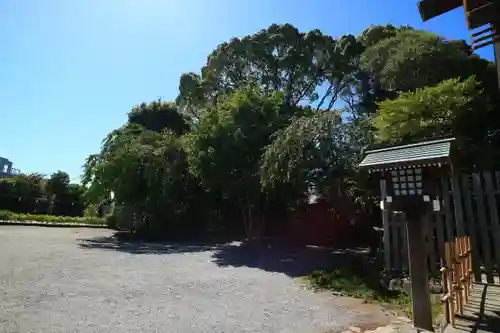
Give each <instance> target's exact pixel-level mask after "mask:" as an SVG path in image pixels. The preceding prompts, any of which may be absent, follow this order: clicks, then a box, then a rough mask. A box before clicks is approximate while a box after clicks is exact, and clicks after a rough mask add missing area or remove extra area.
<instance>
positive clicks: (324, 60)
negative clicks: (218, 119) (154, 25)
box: [177, 24, 361, 110]
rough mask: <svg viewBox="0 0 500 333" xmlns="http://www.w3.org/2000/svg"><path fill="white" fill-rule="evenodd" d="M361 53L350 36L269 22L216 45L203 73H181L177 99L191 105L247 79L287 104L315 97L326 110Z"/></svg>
mask: <svg viewBox="0 0 500 333" xmlns="http://www.w3.org/2000/svg"><path fill="white" fill-rule="evenodd" d="M360 52H361V45H360V44H359V43H358V42H357V41H356V39H355V37H354V36H351V35H347V36H344V37H342V38H340V39H339V40H335V39H333V38H332V37H330V36H327V35H324V34H322V33H321V32H320V31H319V30H312V31H309V32H306V33H304V32H300V31H299V30H298V29H297V28H295V27H294V26H292V25H290V24H284V25H277V24H273V25H271V26H269V27H268V28H267V29H264V30H261V31H259V32H257V33H255V34H252V35H249V36H245V37H243V38H233V39H231V41H229V42H225V43H222V44H220V45H219V46H217V48H216V49H215V50H214V51H213V52H212V53H211V54H210V55H209V57H208V60H207V63H206V65H205V66H204V67H203V68H202V70H201V75H198V74H195V73H188V74H184V75H182V76H181V79H180V84H179V91H180V94H179V97H178V99H177V100H178V102H179V103H180V104H181V105H183V106H184V107H185V108H187V109H190V110H192V109H193V108H195V107H196V105H198V106H199V105H200V104H202V103H204V102H206V101H212V100H213V99H214V98H216V97H217V96H220V95H221V94H225V93H227V92H230V91H234V90H237V89H239V88H242V87H245V86H247V85H249V84H250V85H254V86H257V87H259V89H260V91H261V93H272V92H276V91H279V92H282V93H283V98H284V101H285V103H286V104H289V105H298V104H299V103H302V102H315V101H316V102H317V104H318V108H327V109H329V108H331V107H332V106H333V104H334V103H335V101H336V99H337V97H338V94H339V93H340V91H342V89H343V88H345V86H346V85H347V82H348V79H349V76H350V73H351V72H352V70H353V68H354V67H355V66H356V63H355V61H354V60H355V59H357V56H358V54H359V53H360ZM320 86H325V87H326V89H318V88H319V87H320Z"/></svg>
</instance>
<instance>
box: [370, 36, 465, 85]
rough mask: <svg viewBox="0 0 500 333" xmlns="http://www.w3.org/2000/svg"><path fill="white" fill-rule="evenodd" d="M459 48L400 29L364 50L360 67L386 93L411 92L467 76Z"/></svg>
mask: <svg viewBox="0 0 500 333" xmlns="http://www.w3.org/2000/svg"><path fill="white" fill-rule="evenodd" d="M461 46H462V45H459V44H457V43H451V42H448V41H445V40H444V39H443V38H441V37H439V36H437V35H435V34H432V33H429V32H424V31H418V30H410V29H403V30H400V31H398V32H397V33H395V34H394V35H393V36H392V37H389V38H384V39H382V40H381V41H379V42H378V43H375V44H373V45H371V46H370V47H368V48H367V49H366V50H365V51H364V52H363V54H362V56H361V68H362V69H363V70H365V71H368V72H370V73H372V74H373V75H374V76H375V77H376V80H377V81H378V82H379V83H380V84H381V86H382V88H384V89H386V90H396V91H413V90H415V89H417V88H420V87H424V86H427V85H434V84H437V83H439V82H441V81H442V80H445V79H449V78H453V77H461V78H465V77H468V76H470V75H471V74H472V72H471V63H470V61H469V54H468V53H467V52H465V50H464V48H463V47H461Z"/></svg>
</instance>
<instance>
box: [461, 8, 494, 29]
mask: <svg viewBox="0 0 500 333" xmlns="http://www.w3.org/2000/svg"><path fill="white" fill-rule="evenodd" d="M464 3H467V1H465V2H464ZM478 4H479V3H475V4H474V5H478ZM469 6H470V7H469ZM464 9H465V16H466V21H467V27H468V28H469V30H473V29H477V28H479V27H481V26H483V25H486V24H489V23H493V22H495V21H496V20H498V16H499V10H498V5H494V4H493V2H489V1H488V2H486V3H484V4H482V5H480V6H477V7H475V6H474V7H473V6H472V5H471V4H470V3H469V4H468V5H464Z"/></svg>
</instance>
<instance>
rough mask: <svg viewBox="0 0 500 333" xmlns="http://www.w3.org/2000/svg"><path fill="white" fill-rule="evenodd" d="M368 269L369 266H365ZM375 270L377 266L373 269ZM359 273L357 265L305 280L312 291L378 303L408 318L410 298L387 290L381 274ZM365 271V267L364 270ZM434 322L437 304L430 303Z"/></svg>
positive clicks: (308, 276) (323, 272)
mask: <svg viewBox="0 0 500 333" xmlns="http://www.w3.org/2000/svg"><path fill="white" fill-rule="evenodd" d="M367 266H370V265H367ZM375 267H376V266H375ZM375 267H372V268H373V269H370V270H371V271H372V272H371V273H369V272H368V273H367V272H366V271H365V272H364V273H361V272H360V271H359V269H356V264H354V265H350V267H349V268H337V269H335V270H333V271H326V270H316V271H313V272H312V273H311V274H309V275H307V276H306V277H305V279H306V280H307V281H308V284H309V285H310V286H311V287H312V288H313V289H315V290H330V291H332V292H334V293H336V294H339V295H342V296H349V297H355V298H360V299H363V300H365V301H366V302H369V303H372V302H374V303H379V304H381V305H382V306H383V307H384V308H386V309H388V310H391V311H393V312H395V313H396V314H398V315H404V316H406V317H409V318H411V314H412V307H411V297H410V295H408V294H407V293H406V292H405V291H403V290H389V289H388V288H387V287H385V286H384V285H383V284H382V283H381V279H380V271H377V272H375V270H376V268H375ZM365 270H366V268H365ZM431 309H432V316H433V320H434V321H435V320H437V319H438V318H439V317H440V315H441V312H442V307H441V304H440V303H439V302H436V301H433V302H432V304H431Z"/></svg>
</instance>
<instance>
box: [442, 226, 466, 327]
mask: <svg viewBox="0 0 500 333" xmlns="http://www.w3.org/2000/svg"><path fill="white" fill-rule="evenodd" d="M444 251H445V255H444V258H443V259H444V260H442V261H443V267H441V269H440V271H441V283H442V285H443V298H442V301H443V314H444V318H445V320H446V324H450V323H451V325H452V326H453V327H455V315H456V314H460V315H462V316H463V314H464V306H465V305H466V304H467V303H468V302H469V297H470V295H471V292H472V279H471V275H472V256H471V254H472V251H471V243H470V237H469V236H465V237H457V238H455V239H454V240H453V241H451V242H447V243H445V244H444Z"/></svg>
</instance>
